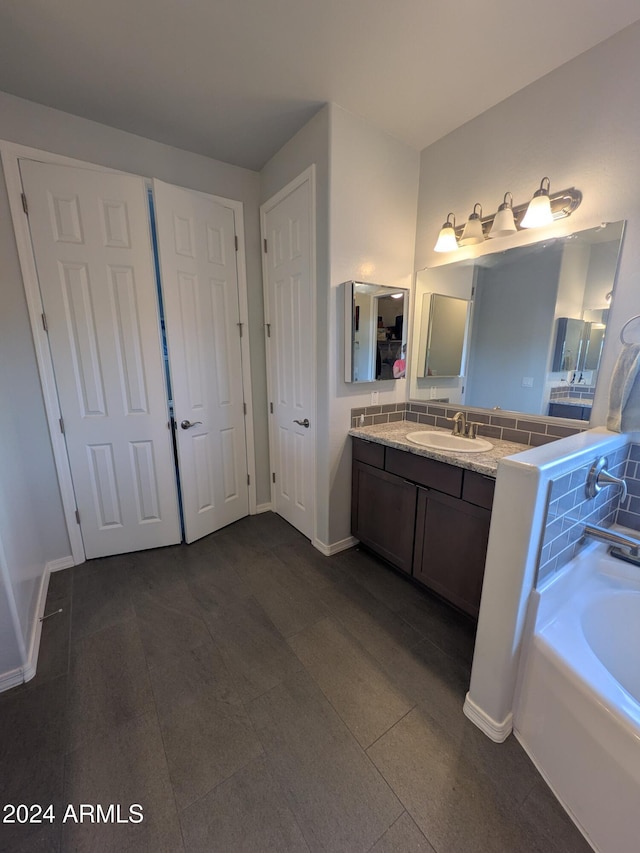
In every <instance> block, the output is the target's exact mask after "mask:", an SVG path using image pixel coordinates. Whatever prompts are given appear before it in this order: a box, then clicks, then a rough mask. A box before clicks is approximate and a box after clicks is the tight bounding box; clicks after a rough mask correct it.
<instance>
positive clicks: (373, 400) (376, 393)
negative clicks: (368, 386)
mask: <svg viewBox="0 0 640 853" xmlns="http://www.w3.org/2000/svg"><path fill="white" fill-rule="evenodd" d="M379 394H380V392H379V391H372V392H371V405H372V406H377V405H378V396H379Z"/></svg>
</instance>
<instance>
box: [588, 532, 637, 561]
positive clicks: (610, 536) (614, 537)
mask: <svg viewBox="0 0 640 853" xmlns="http://www.w3.org/2000/svg"><path fill="white" fill-rule="evenodd" d="M584 535H585V537H586V536H591V537H592V538H593V539H599V540H600V541H601V542H606V543H607V544H608V545H612V546H617V547H615V548H612V549H610V550H611V552H612V553H613V554H614V556H615V557H619V556H621V557H622V558H623V559H624V558H625V556H627V555H626V554H621V553H619V549H620V548H628V549H629V552H628V554H629V556H631V557H635V558H636V560H635V561H634V562H635V563H636V565H637V559H638V557H640V541H638V540H637V539H634V538H633V537H632V536H626V535H625V534H624V533H618V532H617V531H615V530H609V528H608V527H599V526H598V525H597V524H585V526H584Z"/></svg>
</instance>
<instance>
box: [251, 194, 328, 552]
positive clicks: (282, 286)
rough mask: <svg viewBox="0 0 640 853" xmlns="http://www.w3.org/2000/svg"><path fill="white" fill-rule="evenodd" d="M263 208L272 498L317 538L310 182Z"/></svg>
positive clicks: (292, 521)
mask: <svg viewBox="0 0 640 853" xmlns="http://www.w3.org/2000/svg"><path fill="white" fill-rule="evenodd" d="M285 190H286V188H285ZM274 199H275V202H273V201H271V202H266V204H265V205H263V207H262V228H263V234H264V236H266V239H267V253H266V255H265V257H264V267H263V269H264V273H265V313H266V319H267V323H268V324H269V326H270V332H271V334H270V337H269V338H268V339H267V359H268V364H269V393H270V399H271V401H272V404H273V417H272V418H271V420H270V424H269V426H270V428H269V433H270V444H271V457H272V458H271V466H272V471H273V473H274V475H275V481H274V485H273V486H272V498H273V502H274V508H275V510H276V512H277V513H278V514H279V515H281V516H282V517H283V518H285V519H286V520H287V521H288V522H289V523H290V524H292V525H293V526H294V527H295V528H297V529H298V530H299V531H300V532H301V533H303V534H304V535H305V536H307V537H308V538H309V539H312V538H313V536H314V513H315V503H314V488H315V487H314V459H315V438H316V425H315V423H314V415H315V410H314V395H315V380H314V369H313V340H312V336H313V330H312V328H311V326H312V320H311V318H312V317H313V271H312V257H313V243H312V240H313V234H312V233H311V186H310V180H309V179H305V180H304V182H303V183H301V184H300V185H299V186H297V187H296V188H295V189H293V190H292V191H291V192H286V193H285V195H284V196H283V197H282V196H281V195H280V194H279V195H278V196H275V197H274Z"/></svg>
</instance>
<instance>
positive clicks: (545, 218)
mask: <svg viewBox="0 0 640 853" xmlns="http://www.w3.org/2000/svg"><path fill="white" fill-rule="evenodd" d="M545 183H546V186H545ZM550 192H551V181H550V180H549V178H543V179H542V180H541V181H540V189H539V190H536V191H535V192H534V194H533V198H532V199H531V201H530V202H529V207H528V208H527V212H526V213H525V215H524V217H523V219H522V222H521V223H520V227H521V228H541V227H542V226H543V225H551V223H552V222H553V214H552V213H551V199H550V198H549V194H550Z"/></svg>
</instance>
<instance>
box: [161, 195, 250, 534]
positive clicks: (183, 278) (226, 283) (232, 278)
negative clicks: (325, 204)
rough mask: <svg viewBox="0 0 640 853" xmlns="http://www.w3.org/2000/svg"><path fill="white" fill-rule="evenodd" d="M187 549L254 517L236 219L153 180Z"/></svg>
mask: <svg viewBox="0 0 640 853" xmlns="http://www.w3.org/2000/svg"><path fill="white" fill-rule="evenodd" d="M153 190H154V199H155V207H156V223H157V230H158V246H159V254H160V270H161V275H160V277H161V281H162V293H163V302H164V313H165V327H166V334H167V343H168V348H169V363H170V366H171V386H172V393H173V407H174V417H175V421H176V443H177V448H178V459H179V465H180V484H181V492H182V504H183V518H184V525H185V537H186V540H187V542H193V541H194V540H195V539H199V538H200V537H202V536H205V535H207V534H208V533H212V532H213V531H214V530H217V529H219V528H220V527H224V526H225V525H227V524H230V523H231V522H233V521H236V520H237V519H239V518H243V517H244V516H245V515H247V514H248V512H249V488H248V482H247V456H246V438H245V421H244V398H243V385H242V352H241V345H240V335H241V333H242V328H241V325H240V309H239V300H238V277H237V268H236V246H235V227H234V214H233V211H232V210H231V209H230V208H228V207H224V206H223V205H221V204H219V203H218V202H216V201H215V200H214V199H212V198H210V197H206V196H203V195H202V194H200V193H195V192H192V191H189V190H185V189H182V188H180V187H174V186H171V185H170V184H164V183H162V182H160V181H154V182H153Z"/></svg>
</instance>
